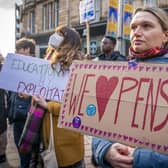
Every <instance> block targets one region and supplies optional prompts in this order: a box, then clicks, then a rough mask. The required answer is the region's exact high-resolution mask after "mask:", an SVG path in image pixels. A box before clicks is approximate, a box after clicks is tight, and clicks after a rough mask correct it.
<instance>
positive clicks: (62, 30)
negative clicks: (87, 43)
mask: <svg viewBox="0 0 168 168" xmlns="http://www.w3.org/2000/svg"><path fill="white" fill-rule="evenodd" d="M55 32H57V33H58V34H60V35H62V36H63V37H64V40H63V42H62V43H61V44H60V46H59V47H58V48H53V47H52V46H48V48H47V50H46V57H45V58H46V59H49V60H50V61H51V64H52V65H54V64H56V63H57V62H59V63H60V66H61V69H60V71H62V72H64V71H66V70H69V67H70V65H71V64H72V62H73V60H83V59H84V54H83V53H82V52H81V40H80V36H79V33H78V32H77V31H76V30H74V29H72V28H68V27H67V26H59V27H57V28H56V31H55Z"/></svg>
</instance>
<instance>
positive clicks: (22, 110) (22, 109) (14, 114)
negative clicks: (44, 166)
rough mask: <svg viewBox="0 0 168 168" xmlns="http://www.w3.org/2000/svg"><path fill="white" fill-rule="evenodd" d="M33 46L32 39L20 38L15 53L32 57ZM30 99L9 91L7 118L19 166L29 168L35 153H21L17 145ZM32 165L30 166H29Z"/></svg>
mask: <svg viewBox="0 0 168 168" xmlns="http://www.w3.org/2000/svg"><path fill="white" fill-rule="evenodd" d="M35 46H36V43H35V41H34V40H33V39H29V38H21V39H19V40H17V41H16V51H15V53H16V54H22V55H25V56H33V57H34V56H35ZM31 99H32V98H31V96H28V95H25V94H22V93H15V92H9V98H8V106H9V107H8V119H9V122H10V123H13V133H14V141H15V144H16V146H17V149H18V153H19V158H20V168H29V166H30V164H33V165H34V167H36V164H37V163H35V162H36V158H35V156H34V157H33V158H32V155H35V154H34V152H28V153H22V152H20V150H19V146H18V143H19V139H20V136H21V134H22V131H23V128H24V125H25V122H26V118H27V113H28V111H29V108H30V105H31ZM37 148H38V147H37ZM35 153H36V152H35ZM31 162H34V163H31ZM34 167H33V166H32V167H31V168H34Z"/></svg>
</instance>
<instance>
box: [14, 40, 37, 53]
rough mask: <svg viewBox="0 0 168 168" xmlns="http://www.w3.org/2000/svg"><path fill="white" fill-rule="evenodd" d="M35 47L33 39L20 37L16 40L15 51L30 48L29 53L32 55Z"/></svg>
mask: <svg viewBox="0 0 168 168" xmlns="http://www.w3.org/2000/svg"><path fill="white" fill-rule="evenodd" d="M35 47H36V42H35V40H34V39H30V38H25V37H23V38H21V39H19V40H17V41H16V46H15V49H16V51H18V50H20V49H22V48H23V49H28V48H29V49H30V54H31V55H32V56H34V55H35Z"/></svg>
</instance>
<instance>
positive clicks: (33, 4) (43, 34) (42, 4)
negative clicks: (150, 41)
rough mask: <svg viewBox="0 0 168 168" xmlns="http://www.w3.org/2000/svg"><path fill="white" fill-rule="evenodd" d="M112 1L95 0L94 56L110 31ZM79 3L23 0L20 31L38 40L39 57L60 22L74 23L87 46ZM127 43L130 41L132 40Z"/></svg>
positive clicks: (161, 0)
mask: <svg viewBox="0 0 168 168" xmlns="http://www.w3.org/2000/svg"><path fill="white" fill-rule="evenodd" d="M130 1H131V0H130ZM108 2H109V0H95V9H96V10H95V14H96V19H95V20H94V21H90V52H91V54H92V55H93V56H96V55H97V54H98V53H100V41H101V38H102V37H103V35H104V34H105V33H106V24H107V12H108ZM79 4H80V0H47V1H46V0H23V4H22V5H21V6H20V9H21V17H20V18H21V20H20V26H21V28H20V33H21V36H28V37H32V38H34V39H35V40H36V42H37V47H36V53H37V55H38V56H39V57H43V56H44V54H45V49H46V47H47V42H48V38H49V36H50V35H51V34H52V33H53V32H54V30H55V28H56V27H57V26H58V25H68V26H71V27H74V28H75V29H76V30H77V31H78V32H79V33H80V35H81V38H82V44H83V50H84V51H85V50H86V25H85V24H80V15H79ZM143 4H144V1H143V0H135V1H134V2H133V5H134V6H142V5H143ZM158 5H159V6H161V7H163V8H167V7H168V0H158ZM126 44H128V45H129V41H128V40H127V41H126ZM128 45H125V47H127V46H128Z"/></svg>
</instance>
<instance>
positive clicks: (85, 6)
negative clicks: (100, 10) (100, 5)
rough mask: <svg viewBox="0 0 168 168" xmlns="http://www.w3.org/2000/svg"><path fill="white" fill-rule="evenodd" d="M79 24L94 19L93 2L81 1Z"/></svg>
mask: <svg viewBox="0 0 168 168" xmlns="http://www.w3.org/2000/svg"><path fill="white" fill-rule="evenodd" d="M79 11H80V23H85V22H87V21H90V20H94V19H95V5H94V0H82V1H80V5H79Z"/></svg>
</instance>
